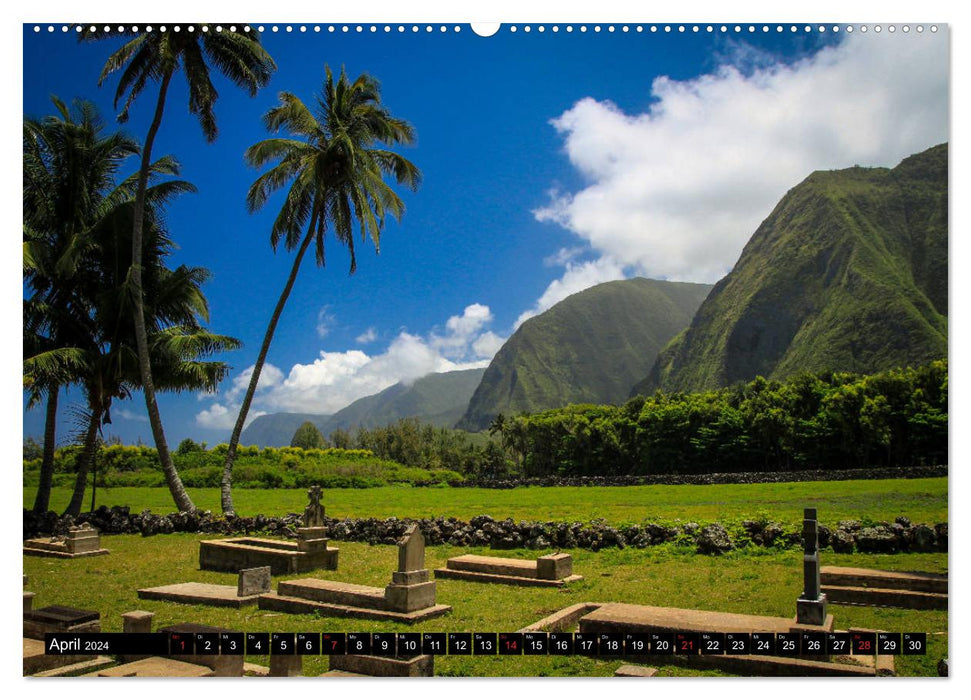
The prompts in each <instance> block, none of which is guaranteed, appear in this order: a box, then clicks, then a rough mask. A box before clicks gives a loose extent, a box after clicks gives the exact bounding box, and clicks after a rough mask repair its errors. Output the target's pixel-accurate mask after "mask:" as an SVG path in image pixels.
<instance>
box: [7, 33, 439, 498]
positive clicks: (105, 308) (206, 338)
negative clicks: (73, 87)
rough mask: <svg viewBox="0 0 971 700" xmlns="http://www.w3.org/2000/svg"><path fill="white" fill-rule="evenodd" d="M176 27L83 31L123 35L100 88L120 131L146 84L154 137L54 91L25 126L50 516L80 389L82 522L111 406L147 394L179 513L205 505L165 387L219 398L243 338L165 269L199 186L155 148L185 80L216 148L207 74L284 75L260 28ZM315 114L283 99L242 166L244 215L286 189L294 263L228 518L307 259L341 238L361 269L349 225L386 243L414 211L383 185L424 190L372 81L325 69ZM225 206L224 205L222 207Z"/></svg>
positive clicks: (196, 290)
mask: <svg viewBox="0 0 971 700" xmlns="http://www.w3.org/2000/svg"><path fill="white" fill-rule="evenodd" d="M231 24H233V23H228V24H227V25H226V26H227V27H228V26H230V25H231ZM179 29H181V30H182V31H172V30H170V31H164V30H163V28H156V29H155V30H154V31H151V32H149V31H141V32H139V31H138V30H137V29H135V28H131V27H123V28H117V30H116V29H115V28H111V30H110V31H109V28H107V27H99V26H94V25H89V24H84V25H79V26H78V27H77V30H78V31H77V35H78V38H79V40H80V41H84V42H86V41H100V40H104V39H109V38H113V37H116V36H120V37H124V38H125V42H124V43H123V44H122V45H121V46H119V47H118V48H117V49H116V50H115V51H114V52H113V53H112V54H111V55H110V56H108V58H107V60H106V62H105V64H104V68H103V70H102V72H101V75H100V77H99V80H98V86H99V87H100V86H101V85H103V84H105V83H106V82H107V81H108V80H109V79H110V78H112V76H117V84H116V88H115V93H114V105H115V108H118V107H119V105H120V106H121V110H120V112H119V114H118V121H119V122H120V123H124V122H126V121H127V120H128V117H129V112H130V110H131V108H132V107H133V105H134V104H135V103H136V102H138V101H139V98H140V97H141V96H142V95H143V94H144V93H145V91H146V90H147V89H148V88H150V87H153V88H155V89H156V90H157V92H156V93H155V100H154V108H153V111H152V119H151V122H150V125H149V128H148V132H147V134H146V136H145V140H144V142H143V143H138V142H137V141H136V140H135V139H134V138H132V137H131V136H129V135H128V134H126V133H124V132H122V131H114V132H112V131H109V130H108V129H107V128H106V125H105V123H104V120H103V119H102V117H101V115H100V114H99V113H98V110H97V108H96V107H95V106H94V104H93V103H91V102H90V101H87V100H83V99H77V100H75V101H74V102H73V103H72V104H71V105H70V106H69V105H67V104H66V103H65V102H63V101H62V100H60V99H59V98H57V97H53V98H52V101H53V104H54V109H55V114H53V115H49V116H46V117H43V118H39V119H37V118H33V117H29V116H25V118H24V128H23V160H24V162H23V171H24V172H23V190H24V192H23V211H24V226H23V243H24V246H23V270H24V297H25V298H24V338H23V342H24V368H23V375H24V390H25V394H26V398H27V403H28V407H33V406H35V405H38V404H40V403H42V402H44V403H46V416H45V427H44V440H43V448H42V465H41V469H40V480H39V487H38V492H37V497H36V499H35V502H34V510H35V511H38V512H43V511H46V510H47V508H48V505H49V502H50V489H51V485H52V483H53V475H54V468H55V465H54V460H55V435H56V421H57V404H58V396H59V394H60V392H61V390H62V389H63V388H64V387H65V386H70V385H74V386H79V387H81V389H82V390H83V393H84V396H85V405H84V406H83V407H82V408H81V409H79V424H80V425H81V426H83V427H82V428H81V430H80V435H79V436H78V437H79V440H80V442H81V443H82V444H83V450H82V453H81V456H80V459H79V461H78V464H77V466H76V481H75V485H74V495H73V497H72V499H71V501H70V505H69V506H68V508H67V511H66V512H67V513H69V514H73V515H77V514H78V513H79V512H80V509H81V501H82V499H83V496H84V493H85V489H86V487H87V477H88V471H89V469H90V468H91V466H92V463H93V460H94V456H95V453H96V451H97V449H98V441H99V439H100V438H99V436H100V433H101V431H102V428H103V426H105V425H107V424H109V423H110V422H111V412H110V411H111V404H112V402H113V401H114V400H115V399H123V398H128V397H129V396H131V395H132V394H133V393H135V392H136V391H140V392H141V393H142V395H143V396H144V399H145V405H146V410H147V413H148V418H149V422H150V424H151V428H152V435H153V438H154V441H155V446H156V454H157V458H158V460H159V463H160V466H161V469H162V472H163V474H164V478H165V483H166V485H167V486H168V488H169V490H170V492H171V494H172V499H173V501H174V503H175V505H176V507H177V508H178V509H179V510H181V511H194V510H196V508H195V504H194V503H193V502H192V499H191V498H190V497H189V494H188V492H187V491H186V489H185V485H184V483H183V481H182V478H181V477H180V474H179V471H178V468H177V466H176V464H175V462H174V460H173V457H172V453H171V450H170V449H169V446H168V444H167V441H166V437H165V430H164V426H163V422H162V417H161V415H160V411H159V407H158V403H157V400H156V392H157V391H185V390H199V389H202V390H207V391H214V390H215V388H216V387H217V386H218V384H219V382H220V381H221V379H222V378H224V377H225V375H226V373H227V372H228V370H229V369H230V368H229V366H228V365H227V364H225V363H224V362H219V361H214V360H212V359H211V357H212V356H213V355H215V354H217V353H220V352H223V351H226V350H231V349H235V348H238V347H239V345H240V343H239V341H238V340H237V339H236V338H233V337H231V336H227V335H220V334H216V333H213V332H211V331H210V330H209V329H208V328H207V327H206V324H207V323H208V320H209V318H208V305H207V303H206V299H205V296H204V295H203V292H202V285H203V283H204V282H205V281H206V280H207V279H208V277H209V273H208V271H206V270H205V269H204V268H201V267H187V266H180V267H177V268H175V269H171V268H170V267H168V264H167V258H168V256H169V254H170V252H171V250H172V248H173V245H174V244H173V238H172V236H171V232H170V231H168V230H167V228H166V226H165V209H166V207H167V206H168V204H169V203H170V202H171V201H172V200H173V199H174V198H175V197H177V196H180V195H183V194H187V193H191V192H194V187H193V186H192V185H191V184H190V183H188V182H185V181H183V180H179V179H177V176H178V175H179V165H178V161H177V160H176V158H175V157H174V156H172V155H164V156H161V157H159V158H154V159H153V148H154V144H155V140H156V137H157V136H158V134H159V132H160V130H161V127H162V123H163V118H164V114H165V110H166V107H167V106H169V105H168V102H169V101H168V94H169V88H170V86H171V84H172V81H173V79H175V77H176V76H177V74H179V73H181V74H182V76H183V77H184V79H185V81H186V83H187V86H188V104H187V105H186V109H187V111H188V113H189V114H190V115H192V116H194V117H195V118H196V119H197V120H198V122H199V126H200V127H201V130H202V133H203V135H204V137H205V139H206V140H207V141H209V142H212V141H214V140H215V139H216V137H217V134H218V127H217V123H216V116H215V111H214V110H215V104H216V100H217V97H218V94H217V92H216V89H215V87H214V85H213V83H212V76H213V74H214V73H219V74H221V75H222V76H224V77H225V78H227V79H228V80H229V81H230V82H231V83H232V84H233V85H235V86H236V87H238V88H240V89H242V90H244V91H245V92H247V93H248V94H249V96H250V97H253V96H255V95H256V94H257V92H258V90H259V89H261V88H263V87H265V86H266V85H267V84H268V83H269V81H270V78H271V76H272V74H273V72H274V71H275V70H276V67H277V66H276V63H275V62H274V60H273V58H272V57H271V56H270V55H269V54H268V53H267V52H266V50H265V49H264V48H263V47H262V46H261V44H260V37H259V33H258V32H256V31H255V30H252V29H251V28H249V27H245V28H241V31H230V30H225V29H224V28H223V26H220V25H217V24H212V25H206V26H204V25H191V26H190V25H186V26H182V27H180V28H179ZM309 104H310V105H312V106H310V107H308V105H307V104H306V103H304V102H303V101H302V100H301V99H300V98H299V97H297V96H296V95H294V94H292V93H290V92H286V91H283V92H281V93H280V94H279V104H278V105H277V106H276V107H274V108H272V109H270V110H269V111H268V112H267V113H266V114H265V115H264V118H263V127H264V128H265V129H266V130H267V131H268V132H270V134H271V137H270V138H267V139H264V140H262V141H259V142H257V143H255V144H254V145H253V146H251V147H250V148H248V149H247V150H246V152H245V153H244V154H243V155H244V160H245V161H246V162H247V163H248V164H249V165H250V166H252V167H255V168H258V169H263V168H266V170H265V172H263V173H262V174H261V175H260V176H259V177H258V178H257V179H256V181H255V182H254V183H253V184H252V185H251V187H250V188H249V190H248V192H247V193H246V194H245V205H246V207H247V209H248V210H249V211H250V212H251V213H252V212H256V211H258V210H260V209H262V208H263V207H264V206H265V205H266V204H267V203H268V201H269V199H270V197H271V196H272V195H273V194H274V193H276V192H279V191H283V192H284V193H285V196H284V198H283V203H282V206H281V208H280V211H279V214H278V215H277V217H276V218H275V220H274V222H273V224H272V227H271V231H270V236H269V238H270V245H271V247H272V249H273V250H274V251H275V250H276V249H277V248H278V247H280V246H281V244H282V246H283V247H284V248H285V249H286V250H287V251H295V256H294V260H293V264H292V267H291V271H290V274H289V276H288V278H287V281H286V284H285V285H284V287H283V290H282V292H281V294H280V297H279V300H278V301H277V304H276V307H275V308H274V311H273V314H272V316H271V318H270V320H269V323H268V325H267V329H266V333H265V335H264V339H263V342H262V344H261V347H260V351H259V354H258V357H257V360H256V362H255V365H254V368H253V371H252V374H251V381H250V383H249V386H248V388H247V391H246V393H245V395H244V397H243V401H242V405H241V407H240V410H239V415H238V417H237V420H236V424H235V427H234V429H233V433H232V437H231V439H230V442H229V445H228V448H227V450H226V452H225V455H224V463H223V467H222V475H221V478H220V486H221V504H222V510H223V512H225V513H231V512H233V501H232V483H233V466H234V462H235V458H236V454H237V448H238V443H239V436H240V433H241V431H242V427H243V425H244V424H245V422H246V418H247V415H248V412H249V408H250V405H251V403H252V398H253V394H254V392H255V389H256V385H257V383H258V381H259V377H260V373H261V370H262V367H263V365H264V363H265V362H266V358H267V354H268V351H269V347H270V344H271V341H272V339H273V336H274V333H275V330H276V327H277V324H278V322H279V320H280V317H281V314H282V312H283V309H284V306H285V305H286V302H287V300H288V298H289V295H290V293H291V291H292V289H293V286H294V283H295V281H296V277H297V273H298V272H299V269H300V266H301V263H302V262H303V259H304V256H305V254H306V253H307V251H308V250H309V249H310V247H311V245H313V248H314V257H315V260H316V263H317V265H318V266H323V264H324V240H325V234H326V233H327V232H328V231H330V233H331V234H332V235H333V236H334V237H335V238H336V239H337V240H338V242H340V243H341V244H342V245H344V246H346V247H347V248H348V250H349V252H350V271H351V272H352V273H353V272H354V270H355V267H356V265H355V255H354V237H353V234H354V231H355V230H359V231H360V234H361V237H362V241H366V240H368V239H370V241H371V242H372V243H374V245H375V246H377V244H378V242H379V239H380V235H381V232H382V231H383V229H384V225H385V221H386V220H387V218H388V217H389V216H390V217H391V218H394V219H400V218H401V216H402V214H403V212H404V204H403V202H402V200H401V199H400V197H399V196H398V194H397V193H396V192H395V190H394V189H393V188H392V186H391V185H389V184H388V183H387V182H386V181H385V180H386V179H388V180H391V181H393V182H394V183H395V184H397V185H401V186H404V187H406V188H410V189H412V190H414V189H417V187H418V184H419V182H420V179H421V175H420V172H419V170H418V169H417V168H416V167H415V165H414V164H412V163H411V162H410V161H408V160H407V159H405V158H403V157H402V156H401V155H399V154H397V153H395V152H394V151H392V150H390V149H391V148H392V147H394V146H397V145H406V144H410V143H412V142H414V139H415V133H414V129H413V127H412V126H411V125H410V124H409V123H408V122H406V121H404V120H402V119H398V118H397V117H394V116H393V115H391V114H390V112H389V111H388V110H387V109H386V108H385V107H384V106H383V105H382V103H381V93H380V88H379V85H378V82H377V81H376V80H375V79H374V78H373V77H371V76H369V75H367V74H362V75H360V76H359V77H357V78H356V79H351V78H349V77H348V76H347V74H346V73H345V72H344V71H343V70H342V71H341V73H340V74H339V75H338V76H334V75H333V74H332V72H331V70H330V68H329V67H327V66H325V67H324V75H323V76H322V88H321V92H320V94H319V95H315V96H314V100H312V101H311V102H310V103H309ZM129 159H134V160H136V161H138V167H137V171H136V172H135V173H133V174H131V175H128V176H127V177H124V176H123V169H124V167H125V165H126V163H127V162H128V161H129ZM241 195H242V193H241ZM243 199H244V198H243V197H242V196H241V200H243ZM213 206H218V207H223V206H224V203H223V201H222V199H219V200H218V201H214V202H213ZM92 502H93V494H92Z"/></svg>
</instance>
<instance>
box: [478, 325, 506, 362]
mask: <svg viewBox="0 0 971 700" xmlns="http://www.w3.org/2000/svg"><path fill="white" fill-rule="evenodd" d="M505 342H506V339H505V338H503V337H501V336H498V335H496V334H495V333H493V332H492V331H486V332H485V333H483V334H482V335H480V336H479V337H478V338H476V339H475V341H474V342H473V343H472V349H473V350H474V351H475V354H476V355H478V356H479V357H483V358H485V357H488V358H491V357H493V356H494V355H495V354H496V353H497V352H499V348H501V347H502V344H503V343H505Z"/></svg>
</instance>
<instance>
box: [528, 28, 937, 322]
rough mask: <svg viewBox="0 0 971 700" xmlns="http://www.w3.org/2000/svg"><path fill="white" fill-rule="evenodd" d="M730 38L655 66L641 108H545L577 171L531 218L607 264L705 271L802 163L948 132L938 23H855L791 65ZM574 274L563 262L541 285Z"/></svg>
mask: <svg viewBox="0 0 971 700" xmlns="http://www.w3.org/2000/svg"><path fill="white" fill-rule="evenodd" d="M730 48H731V50H730V52H729V54H730V55H729V56H728V58H727V59H726V60H729V61H731V62H732V63H734V64H735V65H741V66H742V70H740V69H738V68H736V67H734V65H723V66H721V67H720V68H718V69H717V70H715V71H714V72H713V73H711V74H709V75H702V76H699V77H697V78H694V79H691V80H686V81H677V80H672V79H670V78H667V77H664V76H661V77H658V78H656V79H654V81H653V83H652V85H651V90H650V92H651V97H652V98H653V99H654V102H653V103H652V105H651V107H650V109H649V110H648V111H646V112H644V113H640V114H633V115H631V114H625V113H624V112H622V111H621V110H620V109H619V108H618V107H617V106H615V105H614V104H612V103H610V102H607V101H597V100H594V99H592V98H589V97H587V98H584V99H581V100H580V101H578V102H577V103H576V104H575V105H574V106H573V107H572V108H571V109H569V110H568V111H567V112H565V113H563V114H562V115H560V116H559V117H558V118H556V119H554V120H553V122H552V123H553V126H554V127H555V128H556V130H557V131H558V132H559V133H560V134H562V136H563V137H564V140H565V151H566V154H567V156H568V158H569V160H570V162H571V163H572V164H573V166H574V167H575V168H576V169H577V170H578V171H579V172H580V173H581V174H582V175H583V176H584V177H585V178H586V179H587V180H588V184H587V185H586V186H585V187H583V188H582V189H580V190H579V191H577V192H573V193H566V194H563V193H557V192H554V193H551V195H550V201H549V203H548V204H547V205H546V206H545V207H542V208H540V209H538V210H537V211H535V212H534V214H535V216H536V218H537V219H539V220H540V221H550V222H554V223H557V224H560V225H562V226H564V227H566V228H567V229H569V230H570V231H572V232H574V233H575V234H576V235H577V236H579V237H580V238H581V239H582V240H583V241H584V242H585V243H587V244H588V245H589V246H590V248H591V249H592V251H593V252H594V253H595V254H597V255H599V256H601V260H604V259H606V260H609V261H610V262H609V263H603V264H604V266H605V267H606V268H612V269H613V270H615V271H616V270H628V271H629V272H631V273H633V274H640V275H646V276H651V277H660V278H669V279H680V280H691V281H699V282H713V281H715V280H717V279H719V278H720V277H722V276H723V275H724V274H725V273H726V272H727V271H728V270H729V269H731V267H732V265H733V264H734V263H735V261H736V260H737V258H738V255H739V253H740V252H741V250H742V247H743V246H744V244H745V243H746V242H747V240H748V239H749V237H750V236H751V235H752V233H753V232H754V231H755V229H756V228H757V227H758V225H759V223H760V222H761V221H762V220H763V219H764V218H765V217H766V216H767V215H768V214H769V212H770V211H771V209H772V207H773V206H774V205H775V204H776V202H778V200H779V199H780V198H781V197H782V196H783V195H784V194H785V193H786V191H787V190H788V189H790V188H791V187H793V186H795V185H796V184H797V183H799V182H800V181H801V180H803V179H804V178H805V177H806V176H807V175H808V174H809V173H810V172H812V171H813V170H819V169H837V168H845V167H849V166H852V165H855V164H860V165H868V166H870V165H873V166H876V165H882V166H893V165H896V163H898V162H899V161H900V160H901V159H902V158H904V157H906V156H908V155H910V154H912V153H915V152H918V151H920V150H923V149H925V148H928V147H930V146H932V145H934V144H937V143H940V142H942V141H945V140H947V138H948V101H947V99H948V57H947V36H946V32H939V33H938V34H937V35H931V34H926V33H925V34H924V35H918V34H916V33H912V34H910V35H905V34H897V35H882V36H881V35H874V36H857V35H853V36H851V37H847V38H846V40H844V41H842V42H841V43H840V44H838V45H835V46H831V47H828V48H824V49H822V50H820V51H818V52H817V53H815V54H814V55H812V56H811V57H809V58H806V59H804V60H801V61H799V62H796V63H794V64H791V65H785V64H781V63H777V62H771V61H769V60H767V58H766V56H765V55H761V54H759V55H755V54H757V53H758V52H755V54H753V52H752V51H751V50H750V49H749V48H747V47H745V46H744V45H737V46H735V47H730ZM743 71H744V72H743ZM645 77H647V76H645ZM600 262H601V261H598V263H600ZM584 265H590V263H584ZM587 272H591V270H588V271H587ZM582 277H583V274H582V273H581V272H579V271H578V268H577V267H576V266H570V265H568V266H567V271H566V274H565V275H564V277H563V278H562V279H561V280H557V282H554V283H553V285H550V288H549V289H547V291H546V293H544V295H543V296H544V298H545V297H547V296H548V295H549V296H551V297H556V296H558V291H557V290H558V289H559V288H565V287H567V286H569V287H570V288H574V287H575V285H568V284H567V282H568V279H573V280H576V281H577V283H579V282H580V280H581V278H582ZM586 277H587V281H588V282H590V283H591V284H593V283H597V282H599V281H603V278H602V277H601V276H598V275H593V274H590V275H587V276H586ZM554 285H558V286H557V287H556V288H554ZM576 291H578V290H576ZM542 304H543V302H542V299H541V300H540V302H539V303H538V304H537V308H541V307H542ZM534 311H535V310H534ZM529 313H531V312H526V314H524V316H525V315H528V314H529ZM521 318H522V317H521Z"/></svg>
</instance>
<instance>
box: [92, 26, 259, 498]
mask: <svg viewBox="0 0 971 700" xmlns="http://www.w3.org/2000/svg"><path fill="white" fill-rule="evenodd" d="M229 26H234V25H228V26H227V30H224V29H223V27H222V26H221V25H216V26H201V25H200V26H196V25H189V26H181V27H179V29H180V31H178V32H176V31H174V28H169V30H168V31H161V28H156V30H155V31H152V32H142V33H138V32H132V31H125V32H122V33H124V34H128V35H129V36H130V35H132V34H134V38H133V39H131V40H130V41H128V42H127V43H125V44H124V45H123V46H122V47H121V48H119V49H118V50H117V51H115V52H114V53H113V54H112V55H111V56H110V57H109V58H108V60H107V62H106V63H105V66H104V69H103V70H102V72H101V76H100V78H99V79H98V84H99V85H102V84H103V83H104V81H105V80H106V79H107V77H108V76H109V75H110V74H112V73H114V72H115V71H119V70H120V71H121V77H120V79H119V81H118V87H117V89H116V91H115V106H116V107H117V106H118V103H119V102H121V100H122V98H124V107H123V108H122V111H121V113H120V114H119V116H118V119H119V121H121V122H125V121H127V119H128V111H129V109H130V108H131V105H132V104H133V103H134V101H135V100H136V99H137V98H138V96H139V95H140V94H141V93H142V91H143V90H144V89H145V86H146V85H147V84H148V83H149V81H152V82H154V81H156V80H157V81H158V82H159V90H158V97H157V98H156V101H155V112H154V115H153V117H152V123H151V126H149V129H148V135H147V136H146V137H145V144H144V146H143V148H142V162H141V167H140V169H139V172H138V184H137V189H136V193H135V206H134V210H133V216H132V221H133V223H132V240H131V243H132V256H131V285H132V295H133V300H134V309H133V313H134V317H135V341H136V347H137V350H138V364H139V372H140V374H141V387H142V392H143V394H144V396H145V407H146V409H147V411H148V419H149V422H150V423H151V426H152V434H153V436H154V438H155V447H156V448H157V450H158V456H159V460H160V461H161V463H162V470H163V471H164V473H165V480H166V482H167V483H168V486H169V490H170V491H171V492H172V497H173V498H174V499H175V502H176V505H177V507H178V508H179V510H182V511H194V510H195V505H194V504H193V502H192V499H190V498H189V494H188V493H187V492H186V490H185V487H184V486H183V485H182V480H181V479H180V478H179V474H178V472H177V471H176V469H175V465H174V464H173V462H172V455H171V454H170V453H169V448H168V443H167V442H166V440H165V431H164V428H163V426H162V418H161V415H160V414H159V410H158V403H157V401H156V399H155V382H154V380H153V377H152V367H151V363H150V358H149V342H148V331H147V329H146V324H145V313H144V293H143V286H142V270H143V261H142V258H141V254H142V236H143V228H144V217H145V194H146V189H147V187H148V179H149V171H150V167H151V162H152V160H151V158H152V147H153V146H154V144H155V136H156V134H158V130H159V127H160V126H161V124H162V113H163V112H164V110H165V98H166V95H167V94H168V90H169V85H170V84H171V82H172V77H173V76H174V75H175V72H176V71H177V70H178V69H179V68H182V69H183V71H184V73H185V78H186V82H187V83H188V87H189V112H190V113H191V114H194V115H195V116H196V117H197V118H198V119H199V123H200V125H201V127H202V132H203V134H204V135H205V137H206V140H207V141H210V142H211V141H214V140H215V138H216V134H217V131H218V129H217V128H216V118H215V114H214V112H213V108H214V106H215V103H216V99H217V97H218V93H217V92H216V88H215V86H213V84H212V81H211V79H210V64H211V65H212V66H213V67H215V68H216V69H217V70H218V71H220V72H221V73H222V74H223V75H225V76H226V77H227V78H229V80H230V81H232V82H233V83H234V84H235V85H237V86H238V87H240V88H243V89H244V90H246V91H247V92H249V94H250V96H254V95H256V92H257V90H258V89H259V88H261V87H263V86H264V85H266V84H267V83H268V82H269V80H270V75H271V73H272V72H273V71H274V70H275V69H276V64H275V63H274V62H273V59H272V58H271V57H270V55H269V54H268V53H267V52H266V51H265V50H264V49H263V47H262V46H260V40H259V33H258V32H255V31H251V30H250V31H240V32H236V31H228V27H229ZM82 29H83V31H81V32H80V36H81V38H82V40H98V39H104V38H106V37H109V36H116V35H117V32H109V31H105V30H103V29H101V28H98V27H91V26H87V27H83V28H82ZM247 29H248V28H247Z"/></svg>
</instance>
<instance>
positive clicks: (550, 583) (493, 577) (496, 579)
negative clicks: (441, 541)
mask: <svg viewBox="0 0 971 700" xmlns="http://www.w3.org/2000/svg"><path fill="white" fill-rule="evenodd" d="M435 578H436V579H440V578H444V579H455V580H459V581H475V582H476V583H502V584H505V585H507V586H532V587H535V588H562V587H563V586H564V585H566V584H568V583H574V582H575V581H582V580H583V576H578V575H576V574H574V575H573V576H567V577H566V578H562V579H546V578H527V577H525V576H506V575H504V574H487V573H483V572H480V571H462V570H461V569H435Z"/></svg>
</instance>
